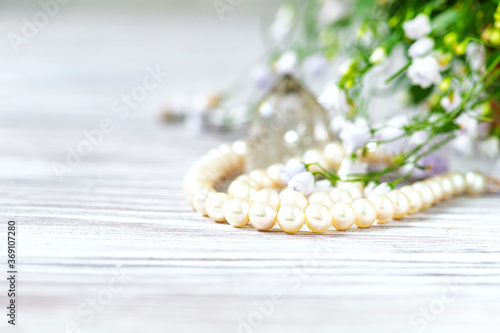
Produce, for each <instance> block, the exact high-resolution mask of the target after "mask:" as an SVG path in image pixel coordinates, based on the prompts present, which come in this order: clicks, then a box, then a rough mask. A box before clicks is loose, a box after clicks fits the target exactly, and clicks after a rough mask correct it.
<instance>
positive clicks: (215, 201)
mask: <svg viewBox="0 0 500 333" xmlns="http://www.w3.org/2000/svg"><path fill="white" fill-rule="evenodd" d="M229 200H231V197H230V196H229V195H227V194H225V193H220V192H218V193H212V194H211V195H210V196H209V197H208V200H207V214H208V216H209V217H210V218H211V219H212V220H214V221H215V222H224V221H226V218H225V217H224V205H225V204H226V203H227V202H229Z"/></svg>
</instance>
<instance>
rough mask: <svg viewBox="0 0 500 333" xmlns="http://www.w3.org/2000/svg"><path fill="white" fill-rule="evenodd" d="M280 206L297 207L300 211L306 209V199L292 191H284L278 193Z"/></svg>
mask: <svg viewBox="0 0 500 333" xmlns="http://www.w3.org/2000/svg"><path fill="white" fill-rule="evenodd" d="M280 198H281V206H283V205H287V204H295V205H298V206H299V207H300V208H301V209H302V210H304V209H306V207H307V199H306V197H305V196H304V194H302V193H300V192H297V191H294V190H292V189H285V190H283V191H281V193H280Z"/></svg>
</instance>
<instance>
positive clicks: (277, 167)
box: [266, 163, 286, 188]
mask: <svg viewBox="0 0 500 333" xmlns="http://www.w3.org/2000/svg"><path fill="white" fill-rule="evenodd" d="M266 172H267V175H268V176H269V178H271V181H272V182H273V187H276V188H282V187H285V186H286V182H285V181H284V180H283V178H282V177H281V164H279V163H276V164H273V165H271V166H270V167H269V168H267V170H266Z"/></svg>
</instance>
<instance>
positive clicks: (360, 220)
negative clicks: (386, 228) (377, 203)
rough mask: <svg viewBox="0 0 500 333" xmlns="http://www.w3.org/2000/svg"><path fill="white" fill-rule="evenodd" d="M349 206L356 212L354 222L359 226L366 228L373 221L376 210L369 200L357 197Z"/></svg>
mask: <svg viewBox="0 0 500 333" xmlns="http://www.w3.org/2000/svg"><path fill="white" fill-rule="evenodd" d="M351 206H352V208H353V209H354V212H355V213H356V220H354V223H355V224H356V225H357V226H358V227H359V228H368V227H370V226H371V225H372V224H373V222H375V219H376V218H377V211H376V210H375V207H374V206H373V205H372V203H371V202H370V201H369V200H367V199H363V198H361V199H357V200H354V201H353V202H352V203H351Z"/></svg>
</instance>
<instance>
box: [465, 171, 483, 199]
mask: <svg viewBox="0 0 500 333" xmlns="http://www.w3.org/2000/svg"><path fill="white" fill-rule="evenodd" d="M465 181H466V183H467V194H468V195H470V196H477V195H481V194H482V193H484V191H486V178H485V177H484V175H483V174H482V173H481V172H480V171H469V172H467V173H466V174H465Z"/></svg>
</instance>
